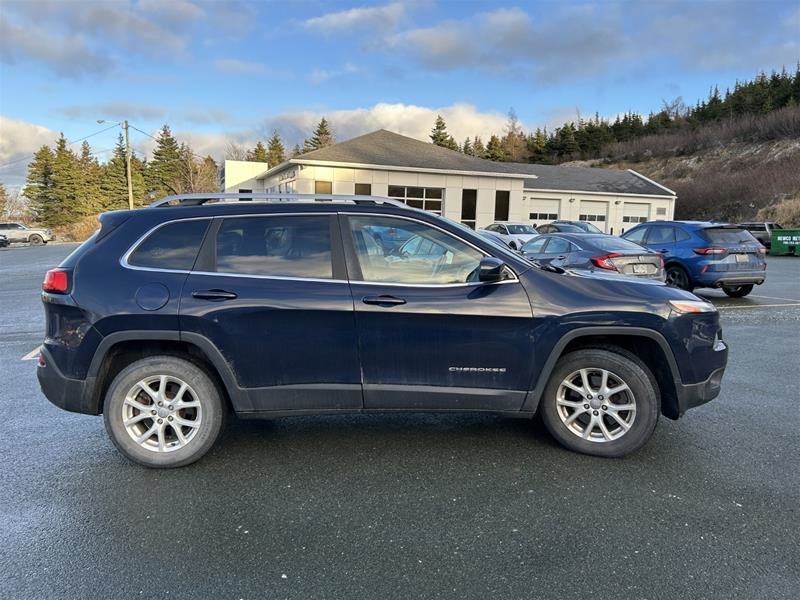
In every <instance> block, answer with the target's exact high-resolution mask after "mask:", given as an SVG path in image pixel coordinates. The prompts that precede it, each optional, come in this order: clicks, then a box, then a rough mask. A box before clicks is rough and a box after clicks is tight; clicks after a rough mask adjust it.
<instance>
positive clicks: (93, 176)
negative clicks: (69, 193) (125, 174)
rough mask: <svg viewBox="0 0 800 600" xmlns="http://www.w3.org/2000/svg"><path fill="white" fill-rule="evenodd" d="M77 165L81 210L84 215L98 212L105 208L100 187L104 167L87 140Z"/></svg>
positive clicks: (82, 146) (82, 145)
mask: <svg viewBox="0 0 800 600" xmlns="http://www.w3.org/2000/svg"><path fill="white" fill-rule="evenodd" d="M77 166H78V178H79V181H78V189H79V193H80V196H81V197H80V211H79V212H80V213H81V215H83V216H86V215H93V214H97V213H98V212H100V211H101V210H103V200H104V199H103V194H102V191H101V189H100V182H101V180H102V176H103V169H102V167H101V166H100V163H99V162H98V160H97V159H96V158H95V157H94V155H93V154H92V148H91V146H90V145H89V142H87V141H86V140H84V142H83V144H81V153H80V156H79V157H78V165H77Z"/></svg>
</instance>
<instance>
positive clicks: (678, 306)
mask: <svg viewBox="0 0 800 600" xmlns="http://www.w3.org/2000/svg"><path fill="white" fill-rule="evenodd" d="M669 305H670V306H671V307H672V309H673V310H675V311H677V312H679V313H684V314H686V313H706V312H717V307H716V306H714V305H713V304H711V303H710V302H705V301H704V300H670V301H669Z"/></svg>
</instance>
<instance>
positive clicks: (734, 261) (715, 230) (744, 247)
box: [622, 221, 767, 298]
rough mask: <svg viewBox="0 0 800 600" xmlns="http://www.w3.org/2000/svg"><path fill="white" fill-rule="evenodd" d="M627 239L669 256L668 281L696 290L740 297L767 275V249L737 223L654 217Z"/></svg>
mask: <svg viewBox="0 0 800 600" xmlns="http://www.w3.org/2000/svg"><path fill="white" fill-rule="evenodd" d="M622 237H623V238H625V239H626V240H629V241H631V242H636V243H637V244H641V245H642V246H645V247H647V248H649V249H651V250H655V251H656V252H660V253H661V254H662V255H663V256H664V268H665V270H666V276H667V283H669V284H671V285H674V286H677V287H679V288H682V289H684V290H688V291H692V290H693V289H694V288H699V287H709V288H722V291H723V292H725V293H726V294H727V295H728V296H731V297H732V298H741V297H742V296H746V295H747V294H749V293H750V292H752V291H753V286H754V285H761V284H762V283H764V281H765V280H766V278H767V261H766V252H767V250H766V248H764V246H762V245H761V243H760V242H759V241H758V240H757V239H756V238H754V237H753V236H752V234H751V233H750V232H749V231H747V230H746V229H744V228H743V227H740V226H738V225H725V224H721V223H709V222H705V221H653V222H651V223H644V224H642V225H637V226H636V227H634V228H632V229H630V230H628V231H626V232H625V233H623V234H622Z"/></svg>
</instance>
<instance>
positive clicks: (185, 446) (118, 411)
mask: <svg viewBox="0 0 800 600" xmlns="http://www.w3.org/2000/svg"><path fill="white" fill-rule="evenodd" d="M103 418H104V421H105V425H106V431H107V432H108V434H109V436H110V437H111V440H112V441H113V442H114V445H115V446H116V447H117V448H118V449H119V450H120V452H122V453H123V454H124V455H125V456H127V457H128V458H129V459H131V460H132V461H134V462H137V463H139V464H141V465H145V466H147V467H155V468H170V467H182V466H184V465H188V464H190V463H193V462H194V461H196V460H197V459H199V458H200V457H201V456H203V455H204V454H205V453H206V452H208V450H209V449H210V448H211V446H212V445H213V444H214V442H215V441H216V439H217V437H218V436H219V432H220V430H221V428H222V421H223V418H224V408H223V402H222V398H221V396H220V392H219V390H218V389H217V386H216V385H214V382H213V381H212V380H211V378H210V377H209V376H208V374H207V373H206V372H205V371H203V369H201V368H200V367H198V366H197V365H195V364H194V363H191V362H189V361H187V360H184V359H181V358H177V357H174V356H154V357H150V358H145V359H142V360H138V361H136V362H134V363H132V364H130V365H128V366H127V367H125V368H124V369H123V370H122V371H121V372H120V373H119V374H118V375H117V376H116V377H115V378H114V381H113V382H112V383H111V386H110V387H109V389H108V393H107V394H106V398H105V403H104V405H103Z"/></svg>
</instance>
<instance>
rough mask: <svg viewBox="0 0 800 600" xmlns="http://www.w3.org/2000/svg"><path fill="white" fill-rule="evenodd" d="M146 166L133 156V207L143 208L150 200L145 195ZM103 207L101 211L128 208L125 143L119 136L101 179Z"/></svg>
mask: <svg viewBox="0 0 800 600" xmlns="http://www.w3.org/2000/svg"><path fill="white" fill-rule="evenodd" d="M144 170H145V169H144V165H143V164H142V161H140V160H139V159H138V158H136V156H131V182H132V185H133V205H134V206H135V207H136V206H143V205H144V204H146V203H147V201H148V200H149V198H147V197H146V195H145V177H144ZM100 192H101V194H102V207H101V209H100V210H119V209H124V208H127V207H128V175H127V171H126V168H125V142H124V140H123V139H122V134H121V133H120V134H119V137H118V138H117V143H116V145H115V146H114V152H113V153H112V154H111V158H110V159H109V161H108V162H107V163H106V164H105V165H103V172H102V175H101V179H100Z"/></svg>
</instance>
